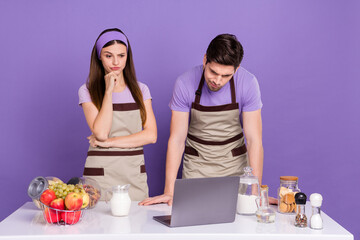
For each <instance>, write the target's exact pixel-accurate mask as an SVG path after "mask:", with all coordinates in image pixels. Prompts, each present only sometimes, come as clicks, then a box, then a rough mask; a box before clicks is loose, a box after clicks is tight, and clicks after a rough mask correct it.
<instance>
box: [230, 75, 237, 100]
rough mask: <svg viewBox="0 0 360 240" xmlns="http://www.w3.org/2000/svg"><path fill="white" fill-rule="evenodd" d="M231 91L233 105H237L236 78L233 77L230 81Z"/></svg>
mask: <svg viewBox="0 0 360 240" xmlns="http://www.w3.org/2000/svg"><path fill="white" fill-rule="evenodd" d="M230 89H231V103H236V94H235V83H234V77H231V79H230Z"/></svg>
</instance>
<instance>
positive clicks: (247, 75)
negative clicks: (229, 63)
mask: <svg viewBox="0 0 360 240" xmlns="http://www.w3.org/2000/svg"><path fill="white" fill-rule="evenodd" d="M248 79H249V80H252V79H256V77H255V75H254V74H252V73H251V72H249V71H248V70H246V69H245V68H243V67H242V66H240V67H239V69H238V70H237V71H236V73H235V75H234V80H235V81H244V80H245V81H246V80H248Z"/></svg>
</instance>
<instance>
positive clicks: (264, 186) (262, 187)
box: [260, 185, 269, 189]
mask: <svg viewBox="0 0 360 240" xmlns="http://www.w3.org/2000/svg"><path fill="white" fill-rule="evenodd" d="M260 188H261V189H265V188H267V189H269V187H268V185H260Z"/></svg>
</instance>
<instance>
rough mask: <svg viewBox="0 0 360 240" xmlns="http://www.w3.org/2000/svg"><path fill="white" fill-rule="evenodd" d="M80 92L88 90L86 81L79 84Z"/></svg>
mask: <svg viewBox="0 0 360 240" xmlns="http://www.w3.org/2000/svg"><path fill="white" fill-rule="evenodd" d="M80 92H89V89H88V88H87V86H86V83H84V84H83V85H81V86H80V88H79V93H80Z"/></svg>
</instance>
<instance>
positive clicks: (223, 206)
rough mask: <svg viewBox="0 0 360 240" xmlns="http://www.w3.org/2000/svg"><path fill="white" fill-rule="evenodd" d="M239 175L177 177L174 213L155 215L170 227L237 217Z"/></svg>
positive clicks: (229, 219)
mask: <svg viewBox="0 0 360 240" xmlns="http://www.w3.org/2000/svg"><path fill="white" fill-rule="evenodd" d="M239 180H240V177H238V176H231V177H215V178H189V179H176V181H175V188H174V197H173V206H172V212H171V215H165V216H154V217H153V219H154V220H156V221H158V222H160V223H162V224H165V225H166V226H168V227H183V226H194V225H203V224H214V223H229V222H233V221H234V220H235V216H236V204H237V197H238V191H239Z"/></svg>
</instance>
